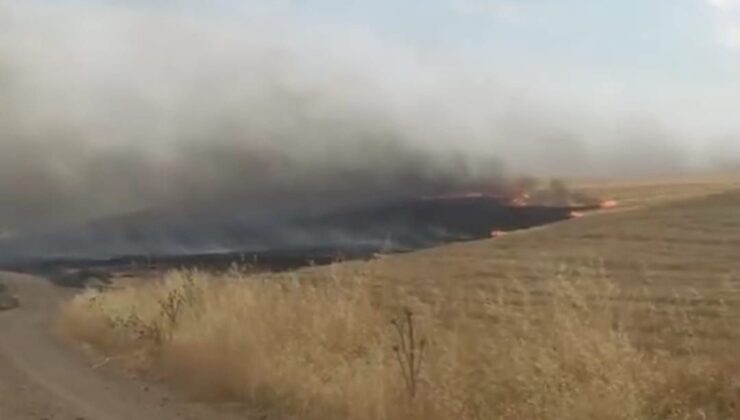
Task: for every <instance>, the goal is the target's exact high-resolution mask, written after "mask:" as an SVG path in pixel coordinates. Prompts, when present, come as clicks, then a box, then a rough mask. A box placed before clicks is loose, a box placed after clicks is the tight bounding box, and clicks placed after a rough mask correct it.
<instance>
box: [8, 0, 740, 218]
mask: <svg viewBox="0 0 740 420" xmlns="http://www.w3.org/2000/svg"><path fill="white" fill-rule="evenodd" d="M738 110H740V1H733V0H711V1H710V0H619V1H603V0H423V1H422V0H393V1H392V0H374V1H356V0H354V1H353V0H343V1H340V0H312V1H308V0H303V1H298V0H292V1H291V0H270V1H257V0H246V1H245V0H241V1H237V0H231V1H228V0H215V1H206V0H188V1H169V0H154V1H144V0H138V1H133V0H129V1H124V0H117V1H114V0H107V1H105V0H0V195H2V197H3V199H4V200H5V201H4V203H3V205H0V219H3V220H6V222H5V223H6V224H11V225H13V224H28V223H29V220H36V218H39V219H40V220H41V219H53V218H55V217H61V216H60V215H66V216H69V215H76V216H78V217H94V216H96V215H99V214H109V213H114V212H116V211H121V210H127V209H131V208H148V207H151V206H156V205H161V204H162V203H163V202H164V203H177V202H182V200H183V199H185V198H187V197H192V196H196V197H201V198H202V197H213V196H215V195H219V194H220V195H221V196H223V197H226V196H230V195H234V194H243V195H244V196H245V197H248V198H249V197H251V198H253V199H255V200H256V199H257V197H259V199H260V200H262V199H264V198H265V197H266V194H267V192H269V191H276V192H278V193H280V192H287V191H291V192H292V193H295V191H315V188H314V187H316V186H320V187H321V189H323V192H325V193H327V194H328V193H331V194H340V195H341V194H348V192H349V191H357V190H363V188H364V189H367V191H377V192H382V191H387V190H389V188H390V187H394V188H395V186H398V185H408V186H413V188H414V189H417V188H423V186H424V185H426V186H427V187H429V188H430V189H434V188H437V187H438V186H440V185H442V186H445V185H455V184H456V182H450V181H451V180H460V179H479V178H482V177H486V176H494V175H496V174H499V173H500V172H501V168H502V167H503V168H505V170H506V171H508V172H509V173H515V174H536V175H543V176H549V175H601V176H639V175H644V174H654V173H665V172H677V171H681V170H685V169H686V168H691V167H698V166H701V165H708V164H714V163H722V164H724V163H730V162H733V161H736V160H739V159H736V158H735V156H740V118H737V111H738ZM494 162H495V163H494ZM276 168H277V169H276ZM348 179H351V180H352V182H351V183H350V182H345V184H342V181H346V180H348ZM400 179H402V180H403V182H399V180H400ZM21 180H22V181H21ZM329 184H330V185H329ZM327 185H328V186H327ZM358 185H363V186H364V187H363V188H357V186H358ZM391 189H392V188H391ZM250 194H251V195H250ZM8 203H12V204H8ZM62 218H64V217H62ZM8 221H9V222H8Z"/></svg>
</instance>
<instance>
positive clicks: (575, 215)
mask: <svg viewBox="0 0 740 420" xmlns="http://www.w3.org/2000/svg"><path fill="white" fill-rule="evenodd" d="M583 216H585V214H584V213H583V212H581V211H572V212H570V217H572V218H574V219H577V218H579V217H583Z"/></svg>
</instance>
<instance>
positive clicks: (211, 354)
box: [61, 272, 740, 420]
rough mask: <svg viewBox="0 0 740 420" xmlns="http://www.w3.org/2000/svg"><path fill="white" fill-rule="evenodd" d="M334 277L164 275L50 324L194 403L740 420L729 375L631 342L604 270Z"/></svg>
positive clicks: (418, 415)
mask: <svg viewBox="0 0 740 420" xmlns="http://www.w3.org/2000/svg"><path fill="white" fill-rule="evenodd" d="M340 277H341V278H328V279H326V280H318V281H303V280H300V279H298V278H297V277H291V276H284V277H280V278H275V277H270V278H260V277H250V278H247V277H242V276H241V275H239V274H237V273H233V274H230V275H225V276H219V277H213V276H209V275H207V274H203V273H194V272H173V273H169V274H167V275H166V277H165V278H164V279H163V280H162V281H161V282H156V283H147V284H143V285H139V286H134V287H127V288H124V289H120V290H114V291H107V292H102V293H98V292H88V293H85V294H83V295H80V296H78V297H77V298H75V299H74V300H72V301H71V302H70V303H69V304H67V305H66V307H65V308H64V313H63V317H62V320H61V325H62V328H63V330H64V331H65V332H66V334H68V335H69V336H71V337H73V338H75V339H77V340H80V341H82V342H85V343H88V344H89V345H91V346H93V347H94V348H96V349H97V350H98V351H101V352H103V353H105V354H107V355H110V356H116V357H121V358H122V360H125V361H126V362H127V363H128V364H129V365H130V366H131V367H134V368H137V369H141V370H143V371H147V372H156V373H157V374H159V375H164V376H166V377H167V378H170V379H171V380H173V381H176V382H177V383H189V384H193V385H191V389H190V390H189V391H191V392H194V393H195V395H197V396H199V397H202V398H209V399H219V400H235V401H242V402H245V403H248V404H249V405H250V406H252V407H256V408H260V409H263V410H265V412H269V413H271V414H272V415H273V416H274V417H275V418H290V417H299V418H307V419H324V420H326V419H358V420H371V419H373V420H376V419H377V420H380V419H409V420H415V419H418V420H421V419H424V420H427V419H428V420H435V419H548V420H550V419H571V420H578V419H656V420H657V419H682V420H683V419H731V418H740V408H738V407H740V406H738V404H740V388H739V387H738V384H737V380H736V379H735V377H734V375H733V371H732V369H730V368H729V367H728V365H720V364H719V363H718V362H716V361H711V362H708V361H706V360H704V359H703V358H701V357H699V356H692V355H691V354H690V352H689V354H688V355H687V352H684V351H676V352H673V353H674V354H672V352H670V351H665V350H660V349H650V348H643V347H638V346H637V345H636V344H635V339H634V337H633V335H632V333H631V332H630V327H629V325H628V322H627V321H625V320H629V319H632V318H634V317H632V318H631V317H630V316H626V315H625V313H624V311H625V310H626V309H625V308H624V307H618V306H615V305H613V304H612V303H613V302H614V301H615V298H616V295H617V294H618V293H619V292H618V291H617V290H616V289H615V288H614V287H613V286H612V285H610V284H609V282H608V281H606V280H604V279H603V278H597V279H593V278H578V276H557V275H556V276H553V277H552V279H551V280H548V281H545V282H544V283H542V284H539V285H538V286H537V288H536V290H535V289H534V288H530V287H524V286H523V285H516V284H510V283H509V284H507V287H506V288H503V287H502V288H500V289H496V290H489V291H486V292H482V291H477V290H461V289H451V290H436V291H434V292H433V293H427V295H426V296H427V297H426V298H425V299H424V300H423V301H422V300H421V299H419V298H417V297H414V296H413V295H412V294H410V293H407V292H405V291H404V290H401V289H399V288H394V287H393V286H391V285H378V284H374V283H372V282H371V281H370V279H367V278H364V277H362V276H359V277H355V276H340ZM430 296H431V297H430ZM434 296H437V297H436V298H435V297H434ZM650 313H652V312H650V311H647V312H644V313H642V314H640V315H639V316H638V318H644V317H646V316H650V315H649V314H650ZM409 314H411V315H410V316H409ZM409 318H410V320H409ZM641 320H642V321H645V319H641ZM656 322H657V321H656ZM660 322H670V320H669V321H666V320H665V319H662V320H661V321H660ZM410 328H413V330H414V331H413V335H414V336H413V340H412V339H411V337H410V334H409V333H410ZM672 345H673V346H676V345H678V344H676V343H673V344H672ZM679 354H680V355H679ZM412 358H413V362H412V363H411V365H413V366H414V367H413V368H409V362H410V359H412Z"/></svg>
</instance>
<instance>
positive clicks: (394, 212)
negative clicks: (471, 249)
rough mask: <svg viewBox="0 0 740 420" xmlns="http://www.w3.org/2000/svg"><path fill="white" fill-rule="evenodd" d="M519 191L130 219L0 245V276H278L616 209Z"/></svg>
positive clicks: (557, 191)
mask: <svg viewBox="0 0 740 420" xmlns="http://www.w3.org/2000/svg"><path fill="white" fill-rule="evenodd" d="M519 184H523V182H519V183H510V184H509V186H508V187H507V188H501V187H499V188H496V189H495V190H493V191H492V190H491V189H488V190H487V191H486V192H467V193H457V194H443V195H435V196H426V197H420V198H409V199H403V198H398V199H378V200H377V201H366V202H363V203H359V204H357V203H356V204H351V205H344V206H340V207H336V208H334V207H333V208H330V209H322V210H321V211H316V212H314V213H313V214H311V212H304V211H303V210H301V211H283V212H281V213H280V214H279V215H277V216H274V215H273V216H271V217H269V218H265V217H257V218H253V219H250V218H241V217H239V216H238V214H236V213H234V212H231V213H229V214H228V215H221V216H220V217H214V216H213V214H212V213H210V212H197V211H196V212H190V213H188V214H187V215H186V216H183V217H172V216H171V215H168V214H166V213H165V214H156V213H147V214H139V215H133V216H127V217H119V218H111V219H102V220H99V221H96V222H94V223H90V224H85V225H78V226H73V227H70V228H66V229H62V230H56V231H55V230H52V231H46V232H39V233H35V234H33V235H28V236H27V237H19V238H12V239H6V240H5V241H3V242H0V250H2V255H3V259H4V260H5V264H6V267H9V268H13V269H16V270H19V269H23V270H32V271H37V272H39V271H40V272H43V273H46V274H47V275H50V276H52V277H53V278H55V279H57V280H58V281H59V282H60V283H62V284H72V285H74V284H84V280H85V278H87V277H100V275H98V276H91V275H90V274H91V272H89V271H85V270H88V269H94V270H98V271H100V272H108V273H109V274H111V275H112V274H113V273H118V274H120V273H128V274H129V275H131V274H132V272H134V273H139V274H140V273H141V272H142V270H143V271H147V270H150V271H152V270H153V271H158V270H163V269H168V268H201V269H209V270H223V269H226V268H230V267H233V266H241V267H249V268H250V269H251V270H267V271H282V270H288V269H295V268H298V267H301V266H306V265H322V264H328V263H331V262H335V261H338V260H351V259H368V258H372V257H373V256H375V255H377V254H390V253H399V252H408V251H413V250H418V249H424V248H429V247H435V246H439V245H444V244H447V243H452V242H462V241H472V240H481V239H487V238H497V237H501V236H502V235H504V234H506V233H508V232H512V231H517V230H523V229H528V228H532V227H537V226H542V225H546V224H551V223H555V222H560V221H565V220H569V219H572V218H578V217H582V216H583V215H584V214H585V213H586V212H590V211H596V210H601V209H605V208H611V207H612V206H614V205H615V204H616V202H614V201H599V200H596V199H592V198H590V197H588V196H587V195H584V194H579V193H573V192H571V191H570V190H568V189H567V188H566V187H565V186H564V184H562V183H561V182H559V181H553V182H551V183H550V184H546V185H545V186H542V187H540V186H538V185H539V184H538V183H536V182H535V181H532V180H529V181H527V185H528V189H526V190H525V189H524V188H523V187H521V186H519ZM244 212H245V213H246V212H248V209H245V211H244ZM75 273H82V277H81V278H80V275H79V274H75ZM85 273H87V275H85ZM80 282H82V283H80Z"/></svg>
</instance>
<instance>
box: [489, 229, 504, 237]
mask: <svg viewBox="0 0 740 420" xmlns="http://www.w3.org/2000/svg"><path fill="white" fill-rule="evenodd" d="M502 236H504V231H503V230H493V231H491V238H500V237H502Z"/></svg>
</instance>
